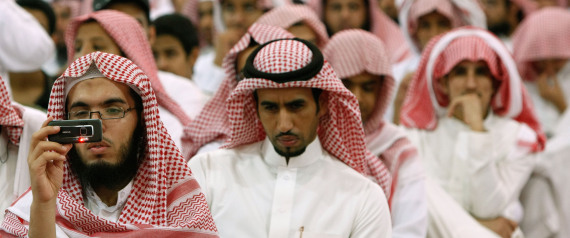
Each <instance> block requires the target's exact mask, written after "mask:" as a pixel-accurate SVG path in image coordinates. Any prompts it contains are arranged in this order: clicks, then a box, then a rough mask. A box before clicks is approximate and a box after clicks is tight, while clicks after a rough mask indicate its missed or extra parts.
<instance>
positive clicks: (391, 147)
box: [323, 29, 417, 204]
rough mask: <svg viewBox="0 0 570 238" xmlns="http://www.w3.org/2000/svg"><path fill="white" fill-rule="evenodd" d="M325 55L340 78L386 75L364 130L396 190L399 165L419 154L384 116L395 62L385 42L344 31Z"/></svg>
mask: <svg viewBox="0 0 570 238" xmlns="http://www.w3.org/2000/svg"><path fill="white" fill-rule="evenodd" d="M323 54H324V56H325V58H326V59H327V60H328V61H329V63H330V64H331V65H332V67H333V68H334V71H335V73H336V74H337V76H338V77H339V78H341V79H346V78H349V77H353V76H356V75H359V74H362V73H365V72H366V73H369V74H372V75H376V76H382V77H383V78H384V79H383V83H382V85H381V89H380V90H381V91H380V92H379V93H378V99H377V101H376V104H375V108H374V110H373V112H372V116H371V117H370V118H369V119H368V121H366V122H364V133H365V136H366V137H365V141H366V146H367V147H368V149H369V150H370V151H371V152H372V153H373V154H374V155H376V156H377V157H375V158H374V159H380V161H381V162H382V163H384V165H385V166H386V167H387V168H388V169H389V171H390V173H391V175H392V178H393V179H392V185H391V186H392V191H394V189H395V188H396V187H397V184H396V182H397V177H398V171H399V168H400V166H401V165H402V163H403V162H404V161H405V160H407V159H409V158H411V157H412V156H417V150H416V149H415V147H414V146H413V145H412V144H411V142H410V141H409V140H408V139H406V138H405V135H404V134H403V133H402V132H401V131H400V130H399V129H398V128H397V127H396V126H394V125H393V124H391V123H389V122H386V121H384V118H383V116H384V113H385V112H386V108H387V107H388V105H389V103H390V99H391V96H392V94H393V93H394V91H395V81H394V78H393V77H392V68H391V67H392V64H391V63H390V61H389V59H388V55H387V54H386V51H385V49H384V43H383V42H382V41H381V40H380V39H378V37H376V36H375V35H373V34H371V33H370V32H367V31H364V30H360V29H351V30H344V31H341V32H338V33H336V34H335V35H334V36H333V37H332V38H331V40H330V41H329V44H328V45H327V47H326V48H325V50H324V52H323ZM391 194H392V195H393V194H394V193H393V192H392V193H391ZM392 198H393V197H392V196H390V199H389V200H388V202H389V204H391V201H392Z"/></svg>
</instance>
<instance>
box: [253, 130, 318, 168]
mask: <svg viewBox="0 0 570 238" xmlns="http://www.w3.org/2000/svg"><path fill="white" fill-rule="evenodd" d="M261 153H262V155H263V159H264V160H265V162H266V163H267V164H269V165H272V166H276V167H288V168H300V167H306V166H309V165H311V164H313V163H315V162H317V161H318V160H319V159H320V158H321V157H322V156H323V154H324V151H323V147H322V146H321V142H320V141H319V138H318V137H315V139H314V140H313V142H311V143H310V144H309V145H308V146H307V148H306V149H305V152H303V154H301V155H299V156H296V157H291V158H289V164H287V162H286V160H285V157H284V156H281V155H279V154H277V152H276V151H275V148H274V147H273V144H271V141H270V140H269V138H268V137H265V141H263V144H262V146H261Z"/></svg>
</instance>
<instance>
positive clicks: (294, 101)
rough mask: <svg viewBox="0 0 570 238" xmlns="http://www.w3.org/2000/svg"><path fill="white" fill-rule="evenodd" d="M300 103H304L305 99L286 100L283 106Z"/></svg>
mask: <svg viewBox="0 0 570 238" xmlns="http://www.w3.org/2000/svg"><path fill="white" fill-rule="evenodd" d="M300 103H305V99H295V100H293V101H290V102H286V103H285V106H291V105H295V104H300Z"/></svg>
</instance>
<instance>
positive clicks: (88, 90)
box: [67, 78, 134, 106]
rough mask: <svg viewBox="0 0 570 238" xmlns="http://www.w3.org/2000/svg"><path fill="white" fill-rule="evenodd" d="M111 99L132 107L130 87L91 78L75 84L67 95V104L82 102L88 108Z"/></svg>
mask: <svg viewBox="0 0 570 238" xmlns="http://www.w3.org/2000/svg"><path fill="white" fill-rule="evenodd" d="M111 98H118V99H122V100H123V101H125V102H126V103H128V104H129V105H133V103H134V99H133V98H132V96H131V93H130V87H129V86H128V85H126V84H123V83H118V82H115V81H112V80H110V79H107V78H92V79H86V80H83V81H81V82H79V83H77V84H75V85H74V86H73V87H72V88H71V90H70V91H69V93H68V94H67V102H68V103H67V104H68V105H71V104H72V103H76V102H82V103H85V104H87V105H90V106H95V105H100V104H102V103H104V102H105V101H106V100H108V99H111Z"/></svg>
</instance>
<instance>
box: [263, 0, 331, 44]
mask: <svg viewBox="0 0 570 238" xmlns="http://www.w3.org/2000/svg"><path fill="white" fill-rule="evenodd" d="M256 23H259V24H267V25H271V26H278V27H281V28H283V29H286V30H287V31H289V32H291V34H293V35H294V36H295V37H298V38H301V39H303V40H307V41H309V42H311V43H313V44H315V45H317V46H318V47H319V48H320V49H324V47H325V45H326V44H327V42H328V41H329V36H328V35H327V29H326V27H325V25H324V24H323V23H322V22H321V20H320V19H319V16H317V14H316V13H315V12H314V11H313V10H312V9H311V8H310V7H308V6H305V5H299V4H288V5H284V6H280V7H277V8H274V9H272V10H271V11H268V12H267V13H265V14H263V16H261V17H260V18H259V19H258V20H257V21H256Z"/></svg>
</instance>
